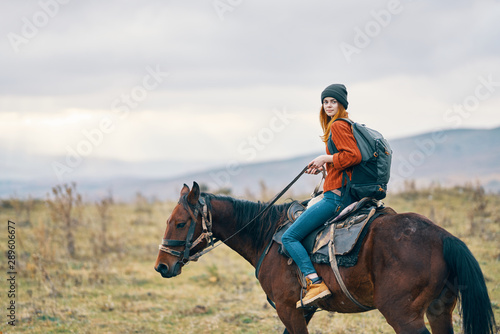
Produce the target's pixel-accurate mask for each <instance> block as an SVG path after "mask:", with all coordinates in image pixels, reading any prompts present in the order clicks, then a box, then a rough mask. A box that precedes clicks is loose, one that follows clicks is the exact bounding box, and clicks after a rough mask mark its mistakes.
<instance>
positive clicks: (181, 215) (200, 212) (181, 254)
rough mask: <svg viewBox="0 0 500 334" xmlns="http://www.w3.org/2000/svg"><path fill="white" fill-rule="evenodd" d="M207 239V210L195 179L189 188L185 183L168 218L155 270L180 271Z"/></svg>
mask: <svg viewBox="0 0 500 334" xmlns="http://www.w3.org/2000/svg"><path fill="white" fill-rule="evenodd" d="M209 241H212V242H213V240H212V226H211V219H210V212H208V209H207V203H206V202H205V199H204V198H203V197H201V198H200V187H199V186H198V184H197V183H196V182H194V183H193V189H191V190H189V187H188V186H187V185H184V187H183V188H182V190H181V194H180V198H179V203H178V204H177V206H176V207H175V208H174V210H173V211H172V214H171V215H170V217H169V218H168V219H167V228H166V229H165V234H164V235H163V241H162V243H161V245H160V247H159V249H160V251H159V253H158V258H157V259H156V263H155V270H156V271H157V272H159V273H160V274H161V275H162V276H163V277H166V278H170V277H174V276H177V275H179V274H180V273H181V270H182V266H184V265H185V264H187V263H188V262H189V261H196V260H197V259H198V257H199V256H201V254H200V253H199V252H201V251H202V250H203V249H204V248H205V247H206V246H207V245H208V242H209Z"/></svg>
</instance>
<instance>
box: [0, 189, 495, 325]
mask: <svg viewBox="0 0 500 334" xmlns="http://www.w3.org/2000/svg"><path fill="white" fill-rule="evenodd" d="M385 203H386V205H388V206H391V207H393V208H394V209H395V210H396V211H398V212H406V211H413V212H418V213H421V214H423V215H425V216H427V217H429V218H431V219H432V220H433V221H434V222H436V223H437V224H439V225H441V226H443V227H444V228H446V229H447V230H448V231H450V232H451V233H453V234H454V235H456V236H458V237H460V238H461V239H462V240H463V241H465V242H466V244H467V245H468V246H469V248H470V249H471V251H472V252H473V254H474V255H475V256H476V258H477V259H478V261H479V263H480V265H481V267H482V270H483V272H484V274H485V277H486V280H487V285H488V291H489V293H490V298H491V301H492V304H493V307H494V311H495V316H496V319H497V322H498V320H499V319H500V307H499V303H500V249H499V247H498V245H499V236H500V210H499V209H498V208H500V196H498V195H488V194H484V192H483V191H482V189H481V188H480V187H476V186H466V187H460V188H454V189H441V188H439V187H433V188H429V189H426V190H421V191H416V190H414V189H411V187H409V189H408V190H407V191H405V192H404V193H401V194H397V195H392V196H389V197H388V198H387V199H386V200H385ZM13 204H14V205H13ZM23 205H24V207H23ZM172 207H173V204H172V203H160V202H155V203H150V202H148V201H146V200H145V199H144V198H142V197H140V196H139V197H138V200H137V201H136V203H131V204H110V205H109V206H108V207H107V211H106V210H105V211H106V213H105V214H102V212H103V211H102V210H101V211H99V210H98V208H101V209H102V206H97V205H96V204H92V203H87V204H83V205H82V206H81V208H80V210H76V211H74V213H73V215H74V217H73V220H72V222H73V225H71V229H72V232H74V238H75V245H74V256H73V257H72V256H70V255H69V254H70V253H71V251H70V250H69V249H68V246H67V244H66V241H67V226H65V225H64V224H63V223H61V222H60V221H57V219H55V218H54V215H53V214H51V212H50V210H49V208H48V207H47V206H46V204H45V203H44V202H34V203H31V204H30V205H29V206H27V205H26V203H24V204H23V203H22V202H16V203H11V202H9V201H4V202H3V207H2V209H1V211H0V221H1V222H2V224H4V227H2V229H1V231H2V232H1V233H0V250H2V251H3V252H4V253H5V252H6V250H7V240H8V239H7V236H8V234H7V227H6V225H7V220H8V219H10V220H13V221H15V222H16V269H17V275H16V281H17V287H16V290H17V291H16V294H17V295H16V298H15V300H16V317H17V319H18V320H19V323H17V325H16V326H15V327H13V326H9V325H6V324H5V323H6V320H5V319H6V315H7V309H6V308H7V306H8V303H9V302H10V298H8V297H7V291H8V290H9V287H8V282H7V280H6V279H7V278H8V277H7V274H6V272H7V267H6V266H7V259H6V258H5V257H4V259H3V260H2V261H1V262H0V273H1V274H0V277H2V279H1V281H0V295H1V297H0V309H1V310H4V311H0V315H1V316H2V321H1V324H0V331H2V332H3V333H221V332H224V333H281V332H282V331H283V330H284V327H283V325H282V324H281V322H280V321H279V319H278V318H277V315H276V313H275V311H274V310H273V309H272V308H271V307H270V306H269V305H268V304H267V302H266V298H265V294H264V293H263V291H262V290H261V288H260V286H259V284H258V282H257V280H256V279H255V277H254V269H253V267H251V266H250V265H249V264H248V263H247V262H245V261H244V260H243V259H242V258H240V257H239V256H238V255H237V254H236V253H234V252H232V251H231V250H230V249H228V248H227V247H225V246H222V247H219V248H218V249H217V250H215V251H214V252H211V253H210V254H207V255H206V256H204V257H202V258H201V259H200V260H199V261H198V262H197V263H192V264H190V265H188V266H187V267H185V268H184V270H183V273H182V275H181V276H179V277H176V278H172V279H163V278H161V277H160V275H159V274H158V273H156V272H155V271H154V270H153V264H154V262H155V260H156V256H157V252H158V250H157V247H158V246H157V245H158V243H159V241H160V239H161V237H162V235H163V232H164V228H165V225H164V224H165V223H164V222H165V220H166V218H167V217H168V215H169V213H170V210H171V209H172ZM103 236H105V238H104V237H103ZM454 320H455V330H456V332H457V333H459V332H460V317H459V316H458V313H457V312H456V315H455V317H454ZM309 329H310V332H311V333H392V332H393V331H392V329H391V327H390V326H389V325H387V323H386V322H385V320H384V318H383V317H382V316H381V314H380V313H379V312H378V311H371V312H367V313H364V314H354V315H344V314H334V313H327V312H319V313H318V314H316V315H315V317H314V318H313V320H312V321H311V324H310V326H309Z"/></svg>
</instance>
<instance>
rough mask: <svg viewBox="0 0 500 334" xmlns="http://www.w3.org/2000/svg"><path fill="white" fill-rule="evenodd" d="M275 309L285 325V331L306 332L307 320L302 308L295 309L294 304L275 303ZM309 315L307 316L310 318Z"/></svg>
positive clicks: (292, 332) (291, 333)
mask: <svg viewBox="0 0 500 334" xmlns="http://www.w3.org/2000/svg"><path fill="white" fill-rule="evenodd" d="M276 311H277V312H278V316H279V317H280V319H281V322H283V324H284V325H285V327H286V330H285V333H290V334H307V333H309V331H308V330H307V322H308V321H306V317H305V316H304V311H303V310H302V309H297V308H296V307H295V305H290V304H284V303H276ZM310 318H311V317H309V319H307V320H310Z"/></svg>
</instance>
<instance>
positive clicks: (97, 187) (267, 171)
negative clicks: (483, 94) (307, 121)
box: [0, 127, 500, 201]
mask: <svg viewBox="0 0 500 334" xmlns="http://www.w3.org/2000/svg"><path fill="white" fill-rule="evenodd" d="M389 142H390V144H391V147H392V149H393V164H392V168H391V181H390V183H389V191H398V190H401V189H402V188H403V187H404V183H405V181H408V180H414V181H415V182H416V184H417V185H420V186H425V185H428V184H430V183H439V184H441V185H443V186H450V185H464V184H466V183H476V182H479V183H480V184H481V185H483V187H485V189H486V190H488V191H492V192H500V127H498V128H494V129H487V130H477V129H456V130H445V131H442V132H430V133H425V134H422V135H418V136H412V137H406V138H400V139H393V140H390V141H389ZM319 154H322V152H312V153H311V154H309V155H304V156H298V157H295V158H292V159H284V160H276V161H267V162H259V163H252V164H240V165H233V166H229V167H224V168H212V169H208V170H203V171H196V170H194V169H193V164H192V163H191V162H184V163H181V162H174V161H159V162H140V163H131V162H123V161H116V160H105V159H102V160H96V159H94V160H89V161H86V162H85V164H82V166H81V167H80V168H79V172H80V174H79V177H78V189H79V191H80V192H81V193H83V194H84V198H86V199H88V200H94V199H97V198H100V197H102V196H105V195H106V194H108V193H109V192H110V191H111V192H112V193H113V195H114V197H115V198H117V199H119V200H125V201H128V200H132V199H133V198H134V197H135V196H136V194H137V193H141V194H142V195H144V196H146V197H149V198H153V197H155V198H158V199H162V200H163V199H172V200H174V199H177V198H178V194H179V191H180V189H181V187H182V185H183V184H184V183H186V184H188V185H189V186H191V184H192V182H193V181H196V182H198V183H199V184H200V185H202V186H203V188H204V189H206V190H208V191H210V192H215V191H218V190H222V191H231V193H232V194H233V195H235V196H239V197H245V198H249V199H251V198H253V197H260V196H261V195H262V194H263V193H265V195H267V196H268V197H272V195H273V194H274V193H275V192H278V191H279V190H281V188H283V187H284V186H286V185H287V184H288V183H289V182H290V181H291V180H292V179H293V178H294V177H295V176H296V175H297V174H298V173H299V172H300V171H301V170H302V168H303V167H304V166H305V165H306V164H307V163H308V162H310V161H311V160H312V159H313V158H314V157H316V156H317V155H319ZM4 158H5V156H4ZM59 160H62V159H61V158H59ZM54 161H58V160H57V158H53V157H52V158H50V157H29V158H26V157H25V158H21V157H13V156H7V157H6V159H2V161H0V170H1V171H2V172H1V175H0V198H8V197H9V196H19V197H26V196H27V195H28V194H31V195H32V196H33V197H40V198H45V197H46V194H47V193H48V192H49V191H50V189H51V187H52V186H54V185H56V184H57V183H58V182H57V179H56V178H55V177H54V171H53V170H52V168H51V167H50V166H51V164H52V163H53V162H54ZM62 161H64V160H62ZM171 166H175V168H176V170H179V166H184V167H185V168H186V169H185V171H186V172H185V174H183V175H177V176H174V177H165V175H172V174H171V173H172V171H173V170H172V168H173V167H171ZM169 168H170V169H169ZM187 168H191V169H190V170H189V169H187ZM117 171H120V172H121V174H119V173H117ZM27 175H33V177H28V176H27ZM95 175H99V179H96V178H95ZM319 181H320V177H319V176H313V175H304V176H302V177H301V179H300V180H299V181H298V182H297V183H296V184H295V185H294V186H293V187H292V189H291V190H290V191H289V193H288V194H287V196H288V197H294V196H299V195H300V196H302V195H304V194H308V193H310V192H312V190H313V188H314V186H315V185H316V184H317V183H318V182H319Z"/></svg>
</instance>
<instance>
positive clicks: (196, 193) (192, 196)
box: [187, 182, 200, 205]
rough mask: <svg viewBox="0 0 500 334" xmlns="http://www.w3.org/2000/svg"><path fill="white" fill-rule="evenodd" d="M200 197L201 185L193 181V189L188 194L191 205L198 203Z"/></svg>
mask: <svg viewBox="0 0 500 334" xmlns="http://www.w3.org/2000/svg"><path fill="white" fill-rule="evenodd" d="M199 198H200V186H199V185H198V183H196V182H193V189H191V191H190V192H189V194H188V196H187V200H188V203H189V204H191V205H196V203H198V199H199Z"/></svg>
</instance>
